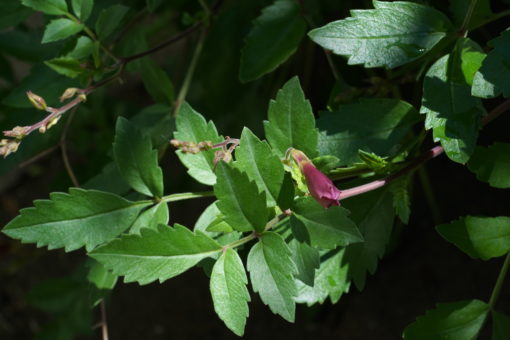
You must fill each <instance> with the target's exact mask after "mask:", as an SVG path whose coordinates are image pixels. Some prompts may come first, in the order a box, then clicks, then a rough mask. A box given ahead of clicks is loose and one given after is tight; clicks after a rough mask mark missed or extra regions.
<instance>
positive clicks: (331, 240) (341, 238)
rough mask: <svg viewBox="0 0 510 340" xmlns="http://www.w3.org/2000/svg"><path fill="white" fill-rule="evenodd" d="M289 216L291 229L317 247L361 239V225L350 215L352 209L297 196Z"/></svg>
mask: <svg viewBox="0 0 510 340" xmlns="http://www.w3.org/2000/svg"><path fill="white" fill-rule="evenodd" d="M292 211H293V214H292V216H291V217H290V223H291V226H292V231H293V233H294V235H295V237H296V238H297V239H298V240H300V241H301V242H307V243H309V244H310V245H312V246H314V247H319V248H324V249H333V248H336V247H337V246H346V245H348V244H351V243H357V242H362V241H363V237H362V236H361V234H360V232H359V231H358V228H356V225H355V224H354V222H352V221H351V219H349V217H348V215H349V211H348V210H347V209H345V208H342V207H338V206H332V207H330V208H328V209H326V208H324V207H323V206H321V205H320V204H319V203H318V202H317V201H316V200H315V199H314V198H312V197H304V198H301V199H298V200H297V201H296V202H295V205H294V207H293V208H292Z"/></svg>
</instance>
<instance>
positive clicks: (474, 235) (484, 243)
mask: <svg viewBox="0 0 510 340" xmlns="http://www.w3.org/2000/svg"><path fill="white" fill-rule="evenodd" d="M436 230H437V231H438V233H439V234H441V236H443V237H444V238H445V239H446V240H447V241H449V242H451V243H453V244H455V245H456V246H457V247H458V248H459V249H460V250H462V251H463V252H465V253H466V254H468V255H469V256H471V257H472V258H475V259H482V260H488V259H490V258H493V257H498V256H502V255H505V254H506V253H508V252H509V251H510V217H505V216H500V217H474V216H466V217H463V218H460V219H458V220H457V221H454V222H452V223H450V224H442V225H439V226H437V227H436Z"/></svg>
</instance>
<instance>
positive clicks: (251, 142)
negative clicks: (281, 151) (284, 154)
mask: <svg viewBox="0 0 510 340" xmlns="http://www.w3.org/2000/svg"><path fill="white" fill-rule="evenodd" d="M236 161H237V162H236V165H237V166H238V167H239V168H240V169H241V170H242V171H244V172H246V174H247V175H248V177H249V178H250V180H253V181H255V183H256V184H257V186H258V188H259V190H260V191H264V192H265V193H266V198H267V205H268V206H269V207H272V206H275V205H276V204H277V201H278V197H280V194H281V193H282V192H281V191H282V189H284V187H283V186H282V185H283V181H284V176H285V170H284V169H283V164H282V162H281V161H280V159H279V158H278V156H276V155H275V154H274V153H273V151H272V150H271V148H270V147H269V145H268V144H267V143H266V142H263V141H261V140H260V139H258V138H257V136H255V135H254V134H253V132H251V131H250V130H249V129H248V128H244V129H243V132H242V134H241V143H240V144H239V146H238V147H237V148H236Z"/></svg>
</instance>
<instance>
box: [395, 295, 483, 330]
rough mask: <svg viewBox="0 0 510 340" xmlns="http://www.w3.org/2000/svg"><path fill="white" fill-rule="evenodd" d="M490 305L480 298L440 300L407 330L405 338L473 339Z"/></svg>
mask: <svg viewBox="0 0 510 340" xmlns="http://www.w3.org/2000/svg"><path fill="white" fill-rule="evenodd" d="M488 310H489V305H487V304H486V303H485V302H482V301H480V300H470V301H460V302H453V303H445V304H438V305H437V307H436V309H433V310H429V311H427V313H426V314H425V315H424V316H420V317H418V318H417V319H416V321H415V322H414V323H412V324H411V325H409V326H407V328H406V329H405V330H404V339H405V340H430V339H444V340H446V339H448V340H474V339H476V338H477V336H478V333H479V332H480V329H481V328H482V326H483V323H484V321H485V318H486V317H487V312H488Z"/></svg>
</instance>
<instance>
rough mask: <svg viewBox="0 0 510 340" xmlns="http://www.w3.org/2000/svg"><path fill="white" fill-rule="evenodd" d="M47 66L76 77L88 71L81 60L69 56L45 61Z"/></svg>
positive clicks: (70, 76) (65, 74)
mask: <svg viewBox="0 0 510 340" xmlns="http://www.w3.org/2000/svg"><path fill="white" fill-rule="evenodd" d="M44 63H45V64H46V65H47V66H49V67H51V68H52V69H53V70H54V71H55V72H57V73H60V74H62V75H64V76H66V77H69V78H76V77H78V76H79V75H80V74H82V73H83V72H84V71H86V70H85V69H84V68H83V67H82V65H81V62H80V61H78V60H76V59H74V58H68V57H62V58H55V59H51V60H48V61H45V62H44Z"/></svg>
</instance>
